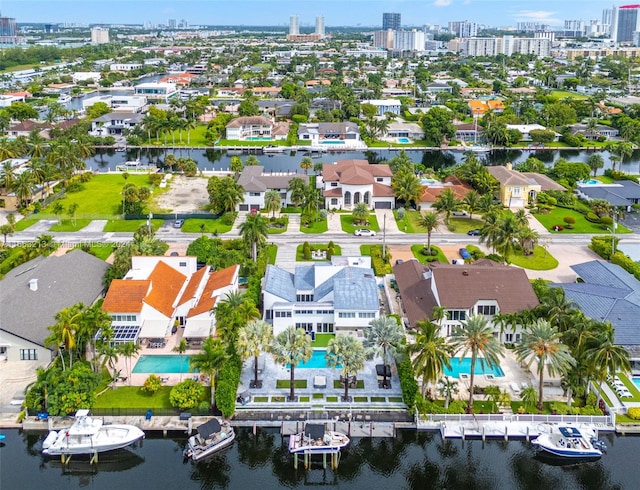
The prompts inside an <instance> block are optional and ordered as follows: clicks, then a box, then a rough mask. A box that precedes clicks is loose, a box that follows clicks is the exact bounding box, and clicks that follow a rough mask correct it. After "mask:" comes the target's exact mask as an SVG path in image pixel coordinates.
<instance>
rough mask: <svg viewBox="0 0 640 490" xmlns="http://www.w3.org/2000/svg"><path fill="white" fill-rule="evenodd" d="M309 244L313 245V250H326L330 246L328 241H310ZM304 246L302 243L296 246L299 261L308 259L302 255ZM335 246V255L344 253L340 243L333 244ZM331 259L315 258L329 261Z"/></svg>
mask: <svg viewBox="0 0 640 490" xmlns="http://www.w3.org/2000/svg"><path fill="white" fill-rule="evenodd" d="M309 246H310V247H311V250H326V248H327V247H328V246H329V244H328V243H310V244H309ZM302 247H303V245H302V244H300V245H298V247H297V248H296V261H297V262H302V261H306V259H305V258H304V257H303V256H302ZM333 248H334V251H335V252H334V255H342V249H341V248H340V245H335V244H334V246H333ZM328 260H329V259H327V260H314V262H327V261H328Z"/></svg>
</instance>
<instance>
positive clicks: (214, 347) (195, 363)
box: [189, 337, 229, 406]
mask: <svg viewBox="0 0 640 490" xmlns="http://www.w3.org/2000/svg"><path fill="white" fill-rule="evenodd" d="M228 360H229V354H227V350H226V349H225V347H224V345H223V344H222V342H221V340H220V339H214V338H213V337H207V338H206V339H205V340H204V342H203V343H202V347H201V351H200V352H199V353H198V354H195V355H193V356H191V358H189V367H190V369H192V370H193V371H198V372H200V373H202V374H205V375H207V376H209V379H210V380H211V406H213V405H214V403H215V377H216V375H217V374H218V371H219V370H220V368H221V367H222V366H223V365H224V363H225V362H227V361H228Z"/></svg>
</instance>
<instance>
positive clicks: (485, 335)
mask: <svg viewBox="0 0 640 490" xmlns="http://www.w3.org/2000/svg"><path fill="white" fill-rule="evenodd" d="M460 323H461V324H460V325H456V326H455V327H454V329H453V334H452V336H451V339H450V340H451V345H452V346H453V351H454V352H455V353H456V354H461V355H462V357H466V355H467V353H468V352H470V353H471V373H470V374H469V404H468V406H467V411H468V412H473V386H474V381H475V368H476V361H477V360H478V357H479V356H483V357H482V358H481V359H480V362H481V363H482V364H486V365H487V366H490V367H491V366H495V365H497V364H499V357H500V356H502V355H503V354H502V350H503V347H502V344H500V342H498V339H496V338H495V337H494V336H493V327H491V326H490V325H489V321H488V320H487V318H486V317H485V316H483V315H474V316H471V317H469V319H468V320H467V321H466V322H460Z"/></svg>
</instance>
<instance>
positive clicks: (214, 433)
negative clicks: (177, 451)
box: [184, 419, 236, 461]
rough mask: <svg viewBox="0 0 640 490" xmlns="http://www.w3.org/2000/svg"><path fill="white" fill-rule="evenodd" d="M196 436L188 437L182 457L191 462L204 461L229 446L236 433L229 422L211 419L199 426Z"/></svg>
mask: <svg viewBox="0 0 640 490" xmlns="http://www.w3.org/2000/svg"><path fill="white" fill-rule="evenodd" d="M197 431H198V432H197V434H195V435H193V436H191V437H189V440H188V441H187V448H186V449H185V450H184V456H185V457H186V458H190V459H191V460H192V461H200V460H202V459H205V458H207V457H209V456H211V455H213V454H215V453H217V452H218V451H220V450H221V449H224V448H226V447H228V446H230V445H231V444H233V440H234V439H235V438H236V433H235V431H234V430H233V427H231V425H229V422H226V421H225V422H222V423H220V421H219V420H218V419H211V420H209V421H208V422H205V423H204V424H202V425H200V426H199V427H198V429H197Z"/></svg>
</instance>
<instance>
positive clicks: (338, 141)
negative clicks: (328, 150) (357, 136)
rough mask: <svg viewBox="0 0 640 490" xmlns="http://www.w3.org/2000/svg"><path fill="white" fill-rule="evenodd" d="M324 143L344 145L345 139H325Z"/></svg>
mask: <svg viewBox="0 0 640 490" xmlns="http://www.w3.org/2000/svg"><path fill="white" fill-rule="evenodd" d="M322 144H323V145H344V141H340V140H324V141H322Z"/></svg>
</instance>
